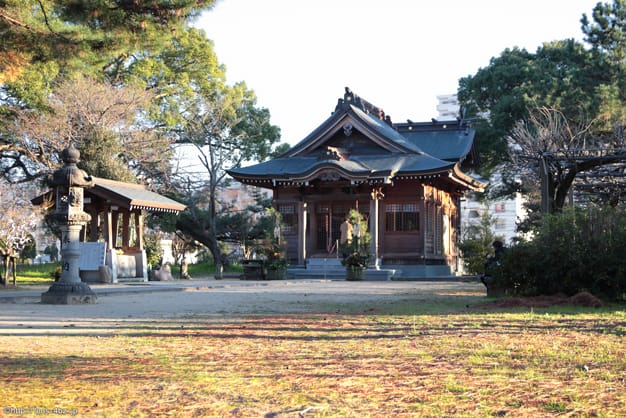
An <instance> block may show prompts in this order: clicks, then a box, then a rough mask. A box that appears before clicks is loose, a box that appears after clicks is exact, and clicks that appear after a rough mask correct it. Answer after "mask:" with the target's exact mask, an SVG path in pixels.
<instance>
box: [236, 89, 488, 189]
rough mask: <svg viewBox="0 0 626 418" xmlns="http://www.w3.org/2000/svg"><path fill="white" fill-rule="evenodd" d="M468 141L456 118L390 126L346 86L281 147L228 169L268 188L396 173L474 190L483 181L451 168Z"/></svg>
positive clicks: (373, 179) (381, 178)
mask: <svg viewBox="0 0 626 418" xmlns="http://www.w3.org/2000/svg"><path fill="white" fill-rule="evenodd" d="M355 132H357V133H358V135H354V133H355ZM473 141H474V130H473V129H471V127H470V126H469V125H468V124H465V123H461V121H451V122H450V123H446V124H443V123H419V124H415V123H412V122H411V123H407V124H397V125H394V124H392V123H391V120H390V118H389V116H386V115H385V114H384V112H383V111H382V109H380V108H378V107H376V106H374V105H372V104H371V103H369V102H367V101H365V100H362V99H360V98H359V97H358V96H356V95H354V94H353V93H352V92H351V91H350V90H349V89H347V88H346V94H345V95H344V98H343V99H339V102H338V104H337V106H336V108H335V111H334V112H333V113H332V114H331V116H330V117H329V118H327V119H326V120H325V121H324V122H322V124H321V125H319V126H318V127H317V128H316V129H315V130H313V132H311V133H310V134H309V135H308V136H307V137H305V138H304V139H303V140H302V141H300V142H299V143H297V144H296V145H295V146H293V147H292V148H290V149H289V150H288V151H287V152H285V153H284V154H282V155H281V156H279V157H278V158H275V159H273V160H270V161H266V162H262V163H259V164H254V165H251V166H247V167H239V168H233V169H231V170H228V174H230V175H231V176H232V177H234V178H235V179H236V180H238V181H240V182H242V183H247V184H254V185H257V186H261V187H269V188H273V187H277V186H280V185H307V184H308V183H309V182H311V181H313V180H315V179H322V180H338V179H339V178H344V179H345V180H349V181H350V182H352V183H360V182H368V183H381V182H382V183H390V182H391V181H392V180H393V178H395V177H398V176H402V177H409V176H410V177H411V178H413V177H417V178H425V177H427V176H432V175H446V176H451V177H455V180H458V181H457V183H459V184H462V185H463V186H464V187H466V188H470V189H476V190H479V189H481V188H483V187H484V186H485V185H484V184H482V183H480V182H478V181H475V180H473V179H471V177H469V176H467V175H464V174H463V173H462V172H461V171H460V169H459V168H458V167H456V168H455V166H457V165H458V164H459V163H460V162H462V161H463V160H464V159H465V158H466V157H467V156H468V155H469V154H470V153H471V151H472V149H473ZM337 144H339V145H337ZM344 145H345V147H344Z"/></svg>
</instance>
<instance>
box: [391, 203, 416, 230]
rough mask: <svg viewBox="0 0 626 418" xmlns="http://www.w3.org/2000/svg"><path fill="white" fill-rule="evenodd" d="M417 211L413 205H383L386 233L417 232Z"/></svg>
mask: <svg viewBox="0 0 626 418" xmlns="http://www.w3.org/2000/svg"><path fill="white" fill-rule="evenodd" d="M419 219H420V218H419V210H418V209H417V204H415V203H388V204H385V228H386V231H387V232H414V231H419V226H420V223H419Z"/></svg>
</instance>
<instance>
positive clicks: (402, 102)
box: [196, 0, 597, 145]
mask: <svg viewBox="0 0 626 418" xmlns="http://www.w3.org/2000/svg"><path fill="white" fill-rule="evenodd" d="M596 3H597V0H525V1H519V0H448V1H437V0H435V1H422V0H313V1H300V0H222V1H221V2H220V3H218V4H217V6H216V7H215V9H214V10H212V11H211V12H209V13H206V14H205V15H204V16H202V17H201V18H200V19H199V20H198V21H197V22H196V26H198V27H201V28H202V29H204V30H205V31H206V33H207V37H208V38H209V39H212V40H213V41H214V42H215V51H216V53H217V56H218V58H219V60H220V62H221V63H223V64H224V65H226V68H227V77H228V81H229V83H234V82H236V81H241V80H243V81H245V82H246V83H247V85H248V88H250V89H252V90H254V91H255V92H256V94H257V96H258V104H259V105H260V106H263V107H267V108H268V109H269V110H270V112H271V115H272V123H273V124H275V125H278V126H280V128H281V130H282V141H283V142H288V143H289V144H291V145H293V144H295V143H297V142H298V141H300V140H301V139H303V138H304V137H305V136H306V135H308V134H309V133H310V132H311V131H312V130H313V129H315V128H316V127H317V126H318V125H319V124H320V123H321V122H323V121H324V120H325V119H326V118H327V117H328V116H329V115H330V113H331V112H332V111H333V109H334V107H335V104H336V103H337V99H338V98H340V97H342V95H343V88H344V87H345V86H349V87H350V88H352V90H353V91H354V92H355V93H356V94H358V95H360V96H361V97H363V98H365V99H366V100H368V101H370V102H372V103H374V104H375V105H377V106H380V107H382V108H383V109H385V111H386V112H387V114H389V115H390V116H391V118H392V120H393V121H394V122H402V121H405V120H406V119H412V120H413V121H427V120H430V118H431V117H435V116H437V111H436V106H437V98H436V96H437V95H440V94H447V93H455V92H456V90H457V87H458V79H459V78H461V77H465V76H467V75H473V74H475V73H476V71H477V70H478V69H479V68H481V67H485V66H488V65H489V60H490V58H491V57H494V56H498V55H499V54H500V53H501V52H502V51H503V50H504V49H505V48H512V47H514V46H519V47H523V48H526V49H527V50H529V51H531V52H535V51H536V49H537V47H539V46H540V45H541V43H543V42H547V41H552V40H557V39H566V38H575V39H578V40H582V36H583V35H582V31H581V30H580V26H581V25H580V19H581V17H582V14H583V13H586V14H587V16H590V15H591V11H592V9H593V7H594V6H595V4H596Z"/></svg>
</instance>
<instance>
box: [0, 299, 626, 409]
mask: <svg viewBox="0 0 626 418" xmlns="http://www.w3.org/2000/svg"><path fill="white" fill-rule="evenodd" d="M353 308H354V309H353V310H352V312H353V313H350V314H345V313H320V314H294V315H280V316H269V317H268V316H254V315H251V316H243V317H242V316H240V317H223V316H205V317H203V316H193V317H190V318H184V319H180V318H178V319H170V320H167V319H163V320H154V321H139V320H132V319H126V320H124V319H120V320H111V321H110V322H99V323H93V322H90V321H86V320H85V321H81V320H80V319H79V318H77V320H76V322H75V323H73V324H71V325H68V326H67V329H65V330H63V331H62V332H61V331H59V330H54V329H51V330H48V331H45V332H43V333H42V332H35V330H31V331H32V332H29V329H20V330H14V331H13V332H10V331H7V330H4V331H3V336H2V340H1V341H2V352H0V375H1V376H2V385H0V407H2V408H4V409H3V413H4V416H14V415H15V416H17V415H21V416H24V415H26V416H35V415H41V414H39V413H37V410H35V409H34V408H38V411H39V412H41V411H47V412H50V415H52V412H53V411H56V413H57V416H59V415H58V413H66V414H68V415H69V414H75V415H77V416H84V417H162V416H171V417H193V416H196V417H390V416H398V417H444V416H449V417H492V416H507V417H508V416H510V417H545V416H575V417H620V416H621V417H623V416H626V344H624V336H625V335H626V314H625V312H624V310H623V309H622V308H623V307H618V308H615V307H613V308H601V309H595V308H571V307H563V306H560V307H556V308H546V309H543V310H539V309H534V308H530V309H529V308H527V307H525V308H516V309H511V308H507V309H502V308H489V309H485V308H479V307H467V306H465V305H464V304H461V303H457V304H454V303H453V304H450V305H449V306H447V307H446V308H445V309H439V310H438V312H436V313H431V312H428V311H429V309H428V307H426V308H424V307H419V306H408V305H406V304H404V305H398V306H396V305H384V306H368V307H364V308H363V309H360V308H359V307H356V306H355V307H353ZM37 331H41V330H37ZM54 408H57V409H56V410H55V409H54Z"/></svg>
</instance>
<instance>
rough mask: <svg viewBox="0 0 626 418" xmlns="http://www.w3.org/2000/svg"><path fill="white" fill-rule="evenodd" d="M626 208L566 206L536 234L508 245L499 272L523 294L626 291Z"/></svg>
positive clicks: (619, 293)
mask: <svg viewBox="0 0 626 418" xmlns="http://www.w3.org/2000/svg"><path fill="white" fill-rule="evenodd" d="M624 254H626V213H625V212H624V211H623V210H620V209H617V208H596V207H591V208H588V209H584V210H583V209H566V210H564V211H563V212H561V213H558V214H552V215H547V216H545V217H544V218H543V219H542V221H541V224H540V226H539V227H538V228H537V229H536V231H534V237H533V239H532V240H530V241H527V242H521V243H519V244H517V245H515V246H513V247H511V248H509V249H508V251H507V254H506V255H505V257H504V258H503V263H502V269H501V270H500V271H498V272H497V276H496V277H495V279H496V280H498V282H499V283H501V284H502V285H504V286H505V287H506V289H507V291H508V292H509V293H512V294H519V295H539V294H543V295H551V294H555V293H564V294H566V295H570V296H571V295H574V294H576V293H578V292H584V291H588V292H591V293H593V294H596V295H599V296H603V297H608V298H617V299H623V298H624V295H625V294H626V257H624Z"/></svg>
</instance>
